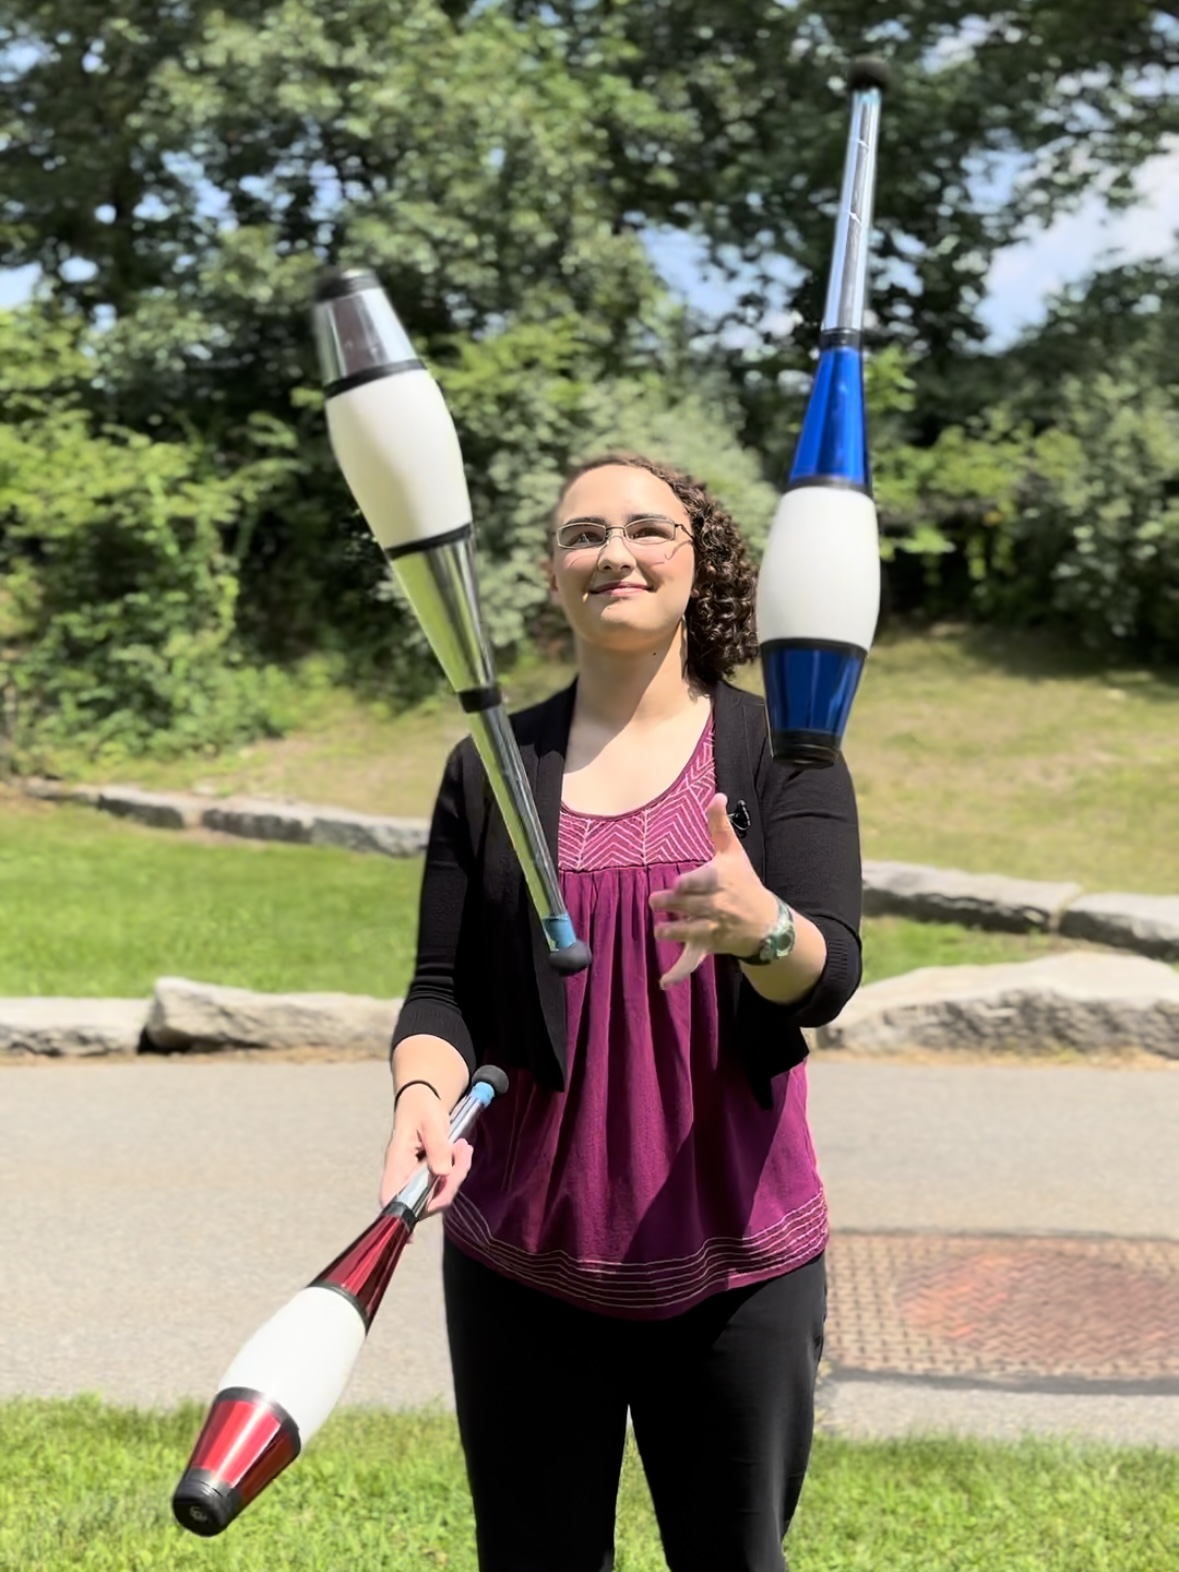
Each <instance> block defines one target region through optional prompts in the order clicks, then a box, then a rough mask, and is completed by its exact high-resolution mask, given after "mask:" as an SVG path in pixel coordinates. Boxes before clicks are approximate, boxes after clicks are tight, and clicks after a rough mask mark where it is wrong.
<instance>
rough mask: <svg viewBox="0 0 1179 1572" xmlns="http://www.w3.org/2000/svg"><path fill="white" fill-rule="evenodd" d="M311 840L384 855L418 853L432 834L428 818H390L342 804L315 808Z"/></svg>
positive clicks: (316, 843)
mask: <svg viewBox="0 0 1179 1572" xmlns="http://www.w3.org/2000/svg"><path fill="white" fill-rule="evenodd" d="M311 812H312V820H311V844H312V845H313V846H339V847H341V848H342V849H343V850H345V851H358V852H379V853H380V854H381V855H382V856H385V857H418V856H420V855H421V854H422V853H423V852H424V851H425V849H426V841H427V839H428V838H429V834H430V825H429V821H428V820H426V819H389V818H383V817H381V816H380V815H378V814H373V813H348V812H346V811H344V810H343V809H341V808H313V809H312V810H311Z"/></svg>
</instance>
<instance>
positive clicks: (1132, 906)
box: [1060, 895, 1179, 961]
mask: <svg viewBox="0 0 1179 1572" xmlns="http://www.w3.org/2000/svg"><path fill="white" fill-rule="evenodd" d="M1060 931H1061V933H1063V934H1065V935H1066V936H1067V937H1068V938H1070V939H1092V940H1094V941H1095V942H1096V943H1098V944H1109V945H1112V946H1114V948H1115V949H1120V950H1136V951H1137V952H1138V954H1139V955H1157V956H1158V957H1159V959H1160V960H1168V961H1174V960H1179V895H1085V896H1082V898H1081V899H1080V900H1079V901H1074V902H1073V903H1072V905H1071V906H1070V907H1069V909H1068V910H1067V911H1066V912H1065V914H1064V918H1063V920H1062V922H1061V925H1060Z"/></svg>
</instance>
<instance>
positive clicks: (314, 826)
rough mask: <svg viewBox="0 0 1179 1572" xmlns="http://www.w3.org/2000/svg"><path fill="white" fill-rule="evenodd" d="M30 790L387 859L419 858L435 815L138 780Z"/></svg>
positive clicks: (190, 826) (131, 815)
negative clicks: (163, 788)
mask: <svg viewBox="0 0 1179 1572" xmlns="http://www.w3.org/2000/svg"><path fill="white" fill-rule="evenodd" d="M23 790H24V792H25V795H26V796H29V797H36V798H38V799H40V800H41V801H43V802H70V803H77V804H80V805H81V806H83V807H87V808H98V809H99V810H100V811H101V812H103V813H113V814H115V815H116V816H117V817H118V818H121V819H130V820H132V821H133V822H135V823H137V824H146V825H148V826H150V827H151V828H152V829H161V830H198V829H199V830H212V831H215V832H216V833H217V834H219V835H236V836H239V837H240V838H241V839H242V840H251V841H274V842H279V843H283V844H286V845H292V846H334V847H339V848H341V849H343V850H346V851H357V852H375V853H377V854H379V855H381V856H384V857H419V856H421V854H422V853H423V852H424V851H425V849H426V841H427V838H428V836H429V831H430V824H429V821H428V820H427V819H400V818H391V817H386V816H384V815H381V814H373V813H352V812H350V811H349V810H348V809H346V808H326V807H318V806H315V805H313V804H310V803H298V802H277V801H275V800H273V799H271V798H267V797H224V798H218V799H216V800H212V801H211V800H210V799H209V798H207V797H202V796H199V795H197V794H196V793H190V792H157V791H141V790H140V789H139V788H138V787H136V786H103V787H94V786H66V785H63V784H61V783H60V782H57V781H36V780H30V781H25V782H24V783H23Z"/></svg>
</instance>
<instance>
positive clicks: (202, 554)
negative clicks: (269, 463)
mask: <svg viewBox="0 0 1179 1572" xmlns="http://www.w3.org/2000/svg"><path fill="white" fill-rule="evenodd" d="M22 315H23V316H24V317H25V318H26V320H27V319H28V318H29V317H32V318H33V321H32V323H31V324H30V327H31V335H32V336H33V337H34V338H36V337H37V336H38V333H37V327H36V321H35V316H34V315H33V314H32V313H26V314H16V315H15V316H14V317H13V318H10V319H9V321H8V322H7V323H6V324H5V326H6V329H7V332H8V335H9V336H10V337H11V338H12V339H13V340H14V341H16V342H19V340H20V330H19V327H14V323H16V322H17V321H18V320H19V318H20V317H21V316H22ZM41 337H42V338H43V339H44V341H45V345H48V346H51V347H53V346H55V347H56V348H57V350H58V351H59V354H60V356H61V361H60V365H58V366H57V367H56V371H57V381H58V383H59V385H60V384H61V383H64V382H68V380H69V379H70V378H71V377H72V378H74V379H75V380H79V379H80V376H81V357H80V354H79V352H78V350H77V347H76V346H75V345H70V346H68V347H63V342H62V337H63V336H62V335H61V334H60V333H57V332H53V331H50V332H46V333H44V334H42V335H41ZM43 347H44V346H43ZM53 366H54V362H53V360H52V358H49V359H47V360H46V361H44V362H42V372H41V375H40V379H39V380H38V379H37V378H32V379H28V380H26V381H25V382H24V383H23V385H20V386H18V400H17V407H16V414H17V417H18V418H16V419H14V420H12V421H10V422H9V423H7V424H0V570H2V573H3V584H4V589H3V593H2V595H0V678H2V686H3V691H4V699H5V706H4V711H5V713H4V719H5V731H6V734H7V735H6V739H5V740H6V743H7V746H8V748H9V749H10V750H11V751H13V752H14V753H15V754H16V755H17V757H18V758H21V757H23V758H26V759H28V758H37V757H40V756H43V755H44V753H45V750H47V749H48V750H50V751H51V750H52V749H53V747H54V745H62V744H69V743H76V742H77V741H78V739H79V738H84V739H87V740H88V741H89V743H90V745H91V746H92V747H93V748H94V749H96V750H105V751H108V752H115V753H117V752H120V751H129V752H143V751H180V750H184V749H192V748H200V747H217V746H223V745H224V744H226V743H229V742H232V741H234V740H236V739H238V738H241V737H245V736H249V735H253V734H255V733H256V732H258V731H259V730H266V729H269V728H270V727H271V726H272V725H273V724H274V720H275V713H276V712H275V701H276V699H277V698H278V696H279V694H280V692H281V688H282V684H281V682H280V681H279V679H278V678H277V676H275V675H271V674H267V673H265V672H260V671H250V670H247V669H245V668H244V667H243V666H242V664H241V661H240V657H239V655H238V651H237V648H236V643H235V605H236V600H237V591H238V583H237V574H236V564H235V561H234V557H233V553H232V549H231V548H230V546H229V544H228V543H230V542H232V541H233V540H234V538H235V537H239V536H240V535H241V533H242V532H243V531H244V530H245V529H246V528H247V527H248V521H249V519H250V517H251V513H252V510H254V509H255V508H256V506H257V500H258V496H259V494H260V492H261V491H263V490H264V489H265V487H266V485H267V484H268V477H267V473H266V464H265V463H264V462H263V463H259V464H257V465H254V466H246V467H244V468H241V469H238V470H237V471H236V472H234V473H232V474H230V475H225V474H220V473H218V472H217V470H216V468H215V466H214V465H213V464H212V463H211V461H210V460H209V457H208V455H207V454H206V453H205V451H204V449H203V445H202V444H200V443H199V442H197V441H193V442H190V443H188V444H186V445H185V444H180V443H166V442H153V441H151V440H150V439H149V438H148V437H147V436H145V435H144V434H142V433H137V432H133V431H124V430H120V429H118V428H115V427H109V428H103V429H100V430H97V431H95V430H93V429H92V425H93V423H92V421H91V419H90V417H89V416H88V415H87V413H86V412H85V410H83V409H82V408H81V407H79V406H78V404H77V400H76V396H74V395H72V394H71V393H70V392H69V391H66V392H64V393H62V394H60V395H59V397H57V398H56V399H55V400H53V401H52V402H50V399H49V397H48V389H49V384H50V375H49V374H48V373H47V372H46V369H45V368H53Z"/></svg>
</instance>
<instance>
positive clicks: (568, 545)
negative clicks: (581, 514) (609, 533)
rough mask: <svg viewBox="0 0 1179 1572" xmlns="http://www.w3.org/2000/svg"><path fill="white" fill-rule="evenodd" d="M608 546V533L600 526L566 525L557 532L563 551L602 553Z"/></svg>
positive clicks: (558, 541)
mask: <svg viewBox="0 0 1179 1572" xmlns="http://www.w3.org/2000/svg"><path fill="white" fill-rule="evenodd" d="M605 544H606V531H605V530H604V529H603V528H602V526H601V525H600V524H564V525H562V526H561V528H560V529H559V530H558V531H557V545H558V546H560V548H561V550H562V551H600V550H601V549H602V547H603V546H604V545H605Z"/></svg>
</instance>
